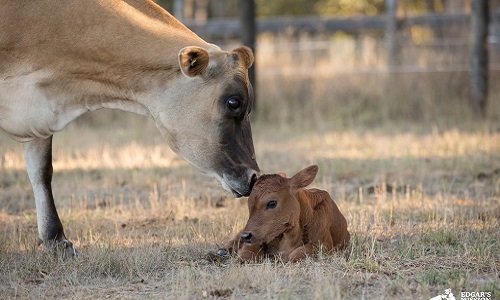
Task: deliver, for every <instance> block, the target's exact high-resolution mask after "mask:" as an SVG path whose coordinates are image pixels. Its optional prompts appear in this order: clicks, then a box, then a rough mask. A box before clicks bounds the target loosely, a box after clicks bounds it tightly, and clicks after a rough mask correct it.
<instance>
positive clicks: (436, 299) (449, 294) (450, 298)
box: [430, 289, 455, 300]
mask: <svg viewBox="0 0 500 300" xmlns="http://www.w3.org/2000/svg"><path fill="white" fill-rule="evenodd" d="M444 299H447V300H455V296H453V293H452V292H451V289H446V290H444V294H442V295H439V296H436V297H433V298H431V299H430V300H444Z"/></svg>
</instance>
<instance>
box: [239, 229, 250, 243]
mask: <svg viewBox="0 0 500 300" xmlns="http://www.w3.org/2000/svg"><path fill="white" fill-rule="evenodd" d="M240 237H241V238H242V239H243V240H244V241H245V243H248V244H251V243H252V234H251V233H250V232H242V233H241V234H240Z"/></svg>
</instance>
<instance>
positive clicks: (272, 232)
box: [241, 166, 318, 244]
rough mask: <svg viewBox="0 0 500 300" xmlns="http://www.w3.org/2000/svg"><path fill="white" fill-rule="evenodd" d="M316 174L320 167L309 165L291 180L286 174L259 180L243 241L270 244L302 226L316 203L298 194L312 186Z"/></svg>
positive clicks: (254, 188)
mask: <svg viewBox="0 0 500 300" xmlns="http://www.w3.org/2000/svg"><path fill="white" fill-rule="evenodd" d="M317 173H318V167H317V166H310V167H308V168H305V169H304V170H302V171H300V172H298V173H297V174H295V175H294V176H293V177H292V178H286V175H284V174H265V175H262V176H261V177H259V179H257V182H256V183H255V185H254V187H253V190H252V193H251V194H250V197H249V198H248V210H249V213H250V216H249V218H248V222H247V224H246V226H245V229H244V230H243V231H242V232H241V238H242V239H243V240H244V241H245V242H246V243H262V244H266V243H270V242H271V241H273V240H275V239H277V238H280V237H281V236H282V235H283V234H284V233H286V232H287V231H289V230H292V229H294V228H296V227H297V226H300V224H301V219H303V218H304V217H305V216H306V215H307V217H309V218H310V217H311V215H312V207H313V206H314V204H311V203H305V202H304V200H303V199H300V198H299V197H298V193H299V192H300V190H301V189H302V188H305V187H306V186H308V185H309V184H311V182H312V181H313V180H314V178H315V177H316V174H317ZM311 205H312V206H311Z"/></svg>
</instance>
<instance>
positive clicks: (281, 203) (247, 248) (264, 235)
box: [217, 166, 350, 262]
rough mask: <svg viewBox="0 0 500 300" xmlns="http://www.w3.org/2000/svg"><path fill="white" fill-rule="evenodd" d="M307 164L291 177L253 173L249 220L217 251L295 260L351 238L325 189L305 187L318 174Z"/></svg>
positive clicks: (250, 257)
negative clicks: (254, 180) (254, 177)
mask: <svg viewBox="0 0 500 300" xmlns="http://www.w3.org/2000/svg"><path fill="white" fill-rule="evenodd" d="M317 172H318V166H310V167H308V168H306V169H304V170H302V171H300V172H298V173H297V174H295V175H294V176H293V177H292V178H286V175H285V174H266V175H262V176H261V177H259V179H257V181H256V183H255V185H254V187H253V189H252V192H251V194H250V197H249V199H248V210H249V212H250V216H249V219H248V222H247V224H246V226H245V229H243V230H242V231H241V232H240V233H239V234H238V235H237V236H236V237H235V238H234V239H232V240H230V241H229V242H227V243H226V244H225V245H224V246H223V248H221V249H219V251H218V252H217V253H218V254H219V255H224V254H226V253H227V252H230V253H231V252H233V253H238V254H239V256H240V258H241V260H242V261H258V260H261V259H262V258H264V257H265V256H266V255H271V256H281V259H283V260H284V261H292V262H295V261H298V260H301V259H304V258H305V257H306V256H312V255H313V254H314V253H316V252H318V251H320V250H321V251H323V252H325V253H331V252H332V251H333V250H336V249H343V248H345V247H346V246H347V244H348V243H349V239H350V235H349V232H348V231H347V222H346V219H345V218H344V216H343V215H342V213H341V212H340V210H339V209H338V207H337V205H336V204H335V202H333V200H332V198H331V197H330V195H329V194H328V192H325V191H322V190H318V189H305V187H306V186H308V185H309V184H311V182H312V181H313V180H314V178H315V177H316V174H317Z"/></svg>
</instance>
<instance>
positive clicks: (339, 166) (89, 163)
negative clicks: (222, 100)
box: [0, 111, 500, 299]
mask: <svg viewBox="0 0 500 300" xmlns="http://www.w3.org/2000/svg"><path fill="white" fill-rule="evenodd" d="M117 116H118V117H117ZM124 116H126V118H124ZM90 118H93V122H91V123H92V124H97V125H89V122H85V121H81V122H76V123H75V124H71V125H70V126H69V127H68V128H67V129H66V130H65V131H63V132H61V133H60V134H58V135H56V136H55V139H54V169H55V173H54V178H53V188H54V191H55V197H56V204H57V206H58V209H59V213H60V216H61V219H62V221H63V224H64V226H65V229H66V234H67V236H68V237H69V238H70V239H71V240H72V241H73V242H74V243H75V245H76V247H77V248H78V249H79V250H80V253H81V254H80V256H79V257H78V258H77V259H75V260H73V259H67V260H64V259H62V258H61V255H53V253H51V252H49V251H46V250H44V248H43V247H37V246H36V237H37V233H36V214H35V208H34V201H33V196H32V191H31V187H30V184H29V181H28V177H27V175H26V172H25V170H24V162H23V157H22V147H21V145H20V144H17V143H15V142H13V141H11V140H10V139H9V138H8V137H7V136H6V135H5V134H4V133H0V159H1V160H0V163H1V164H0V203H1V210H0V270H1V271H0V291H1V293H0V298H6V299H10V298H28V299H50V298H57V299H61V298H72V299H101V298H110V299H144V298H146V299H147V298H149V299H156V298H166V299H203V298H207V299H217V298H229V299H241V298H244V299H429V298H431V297H433V296H437V295H439V294H442V293H443V291H444V289H445V288H451V289H452V291H453V293H454V294H455V296H456V297H457V299H459V296H458V295H459V294H460V292H461V291H469V292H470V291H490V292H493V293H494V296H493V298H491V299H494V297H495V296H497V297H498V294H499V292H500V289H499V283H500V280H499V278H500V277H499V276H500V274H499V269H500V247H499V240H500V230H499V226H498V221H499V219H500V209H499V207H500V131H499V128H498V125H495V124H496V123H495V122H493V123H488V122H486V123H479V122H477V123H471V124H469V125H466V126H462V127H456V126H444V127H438V126H431V125H428V124H424V123H418V124H415V125H409V124H408V123H405V124H406V125H405V126H395V125H390V124H389V125H387V124H386V125H384V126H380V127H374V128H373V127H372V128H369V127H365V128H353V129H342V130H338V129H336V127H328V126H327V125H324V126H321V127H315V128H310V127H307V126H306V127H301V126H298V125H290V126H281V127H279V128H272V130H271V128H270V126H271V125H270V124H268V123H266V122H259V121H258V122H256V124H254V141H255V146H256V151H257V158H258V161H259V164H260V166H261V168H262V171H264V172H275V171H285V172H287V174H289V175H291V174H293V173H294V172H296V171H298V170H300V169H302V168H303V167H305V166H307V165H309V164H318V165H319V166H320V173H319V175H318V178H317V179H316V181H315V183H314V184H313V185H314V186H315V187H318V188H322V189H325V190H328V191H329V192H330V193H331V194H332V196H333V198H334V200H335V201H336V202H337V204H338V206H339V207H340V209H341V211H342V212H343V213H344V215H345V216H346V218H347V220H348V226H349V230H350V232H351V234H352V241H351V244H350V246H349V247H348V249H347V250H346V251H344V252H340V253H337V254H334V255H332V256H320V257H318V258H316V259H309V260H307V261H304V262H301V263H298V264H283V263H281V262H279V261H278V262H276V261H266V262H264V263H261V264H248V265H241V264H239V263H238V262H237V260H236V259H234V258H232V259H229V260H226V261H216V262H214V261H211V260H210V259H209V257H208V256H207V253H208V252H209V251H213V250H215V249H217V244H218V243H221V242H223V241H224V240H225V239H226V238H228V237H229V236H230V235H232V234H233V233H234V232H236V231H237V230H238V229H240V228H242V226H243V225H244V223H245V221H246V217H247V209H246V202H245V201H246V199H233V198H232V197H231V196H230V195H228V194H226V193H225V192H224V191H223V190H222V189H221V188H220V186H219V184H218V183H217V182H215V181H214V180H212V179H210V178H207V177H205V176H204V175H203V174H201V173H199V172H198V171H196V170H195V169H194V168H192V167H191V166H189V165H187V164H186V163H185V162H183V161H182V160H180V159H179V158H178V157H176V156H175V155H174V154H173V153H172V152H171V151H170V150H169V149H168V148H167V146H166V145H165V143H164V142H163V141H162V139H161V137H160V135H159V133H158V132H157V131H156V129H155V128H154V126H153V125H152V123H151V122H149V121H148V120H145V119H142V118H139V117H135V116H129V115H126V114H115V113H110V112H106V111H102V112H97V113H95V114H94V116H91V117H90ZM96 120H101V121H100V122H96ZM125 120H126V121H125Z"/></svg>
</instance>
